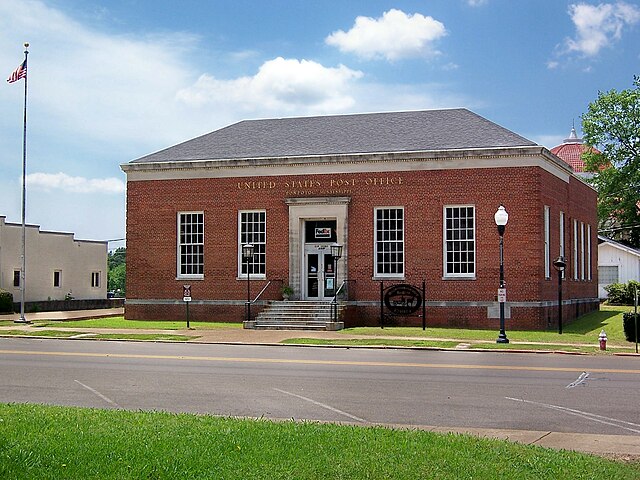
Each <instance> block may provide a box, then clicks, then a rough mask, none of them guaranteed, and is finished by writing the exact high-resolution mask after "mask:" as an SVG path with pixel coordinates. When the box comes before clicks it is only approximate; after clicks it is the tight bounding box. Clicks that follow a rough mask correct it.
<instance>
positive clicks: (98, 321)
mask: <svg viewBox="0 0 640 480" xmlns="http://www.w3.org/2000/svg"><path fill="white" fill-rule="evenodd" d="M34 326H36V327H65V328H78V327H81V328H118V329H134V330H136V329H137V330H184V329H186V328H187V322H186V320H185V321H184V322H173V321H162V320H161V321H148V320H125V318H124V317H123V316H116V317H106V318H92V319H87V320H64V321H62V320H57V321H56V320H48V321H38V322H36V323H35V324H34ZM189 326H190V327H191V328H194V329H200V330H210V329H216V328H242V324H241V323H231V322H189Z"/></svg>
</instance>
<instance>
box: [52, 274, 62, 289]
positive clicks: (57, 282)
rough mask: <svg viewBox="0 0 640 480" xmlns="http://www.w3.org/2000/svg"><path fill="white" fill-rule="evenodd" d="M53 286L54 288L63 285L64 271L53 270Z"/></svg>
mask: <svg viewBox="0 0 640 480" xmlns="http://www.w3.org/2000/svg"><path fill="white" fill-rule="evenodd" d="M53 286H54V288H60V287H62V272H61V271H60V270H56V271H54V272H53Z"/></svg>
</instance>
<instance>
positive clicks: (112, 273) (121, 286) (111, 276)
mask: <svg viewBox="0 0 640 480" xmlns="http://www.w3.org/2000/svg"><path fill="white" fill-rule="evenodd" d="M107 266H108V269H109V273H108V275H107V277H108V278H107V289H108V290H109V291H114V292H115V291H117V290H120V292H121V294H122V295H124V293H125V287H126V284H125V276H126V275H125V273H126V269H127V249H126V248H124V247H120V248H118V249H116V250H115V251H113V252H109V255H108V257H107Z"/></svg>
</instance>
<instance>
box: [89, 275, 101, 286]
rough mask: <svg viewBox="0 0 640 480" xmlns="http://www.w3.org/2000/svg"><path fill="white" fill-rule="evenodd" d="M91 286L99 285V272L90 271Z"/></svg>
mask: <svg viewBox="0 0 640 480" xmlns="http://www.w3.org/2000/svg"><path fill="white" fill-rule="evenodd" d="M91 287H93V288H98V287H100V272H91Z"/></svg>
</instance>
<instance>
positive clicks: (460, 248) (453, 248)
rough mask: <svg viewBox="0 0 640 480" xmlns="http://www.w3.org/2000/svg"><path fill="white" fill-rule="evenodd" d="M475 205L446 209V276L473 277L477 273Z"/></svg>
mask: <svg viewBox="0 0 640 480" xmlns="http://www.w3.org/2000/svg"><path fill="white" fill-rule="evenodd" d="M475 238H476V236H475V207H473V206H452V207H445V209H444V253H445V276H447V277H473V276H474V275H475V273H476V240H475Z"/></svg>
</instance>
